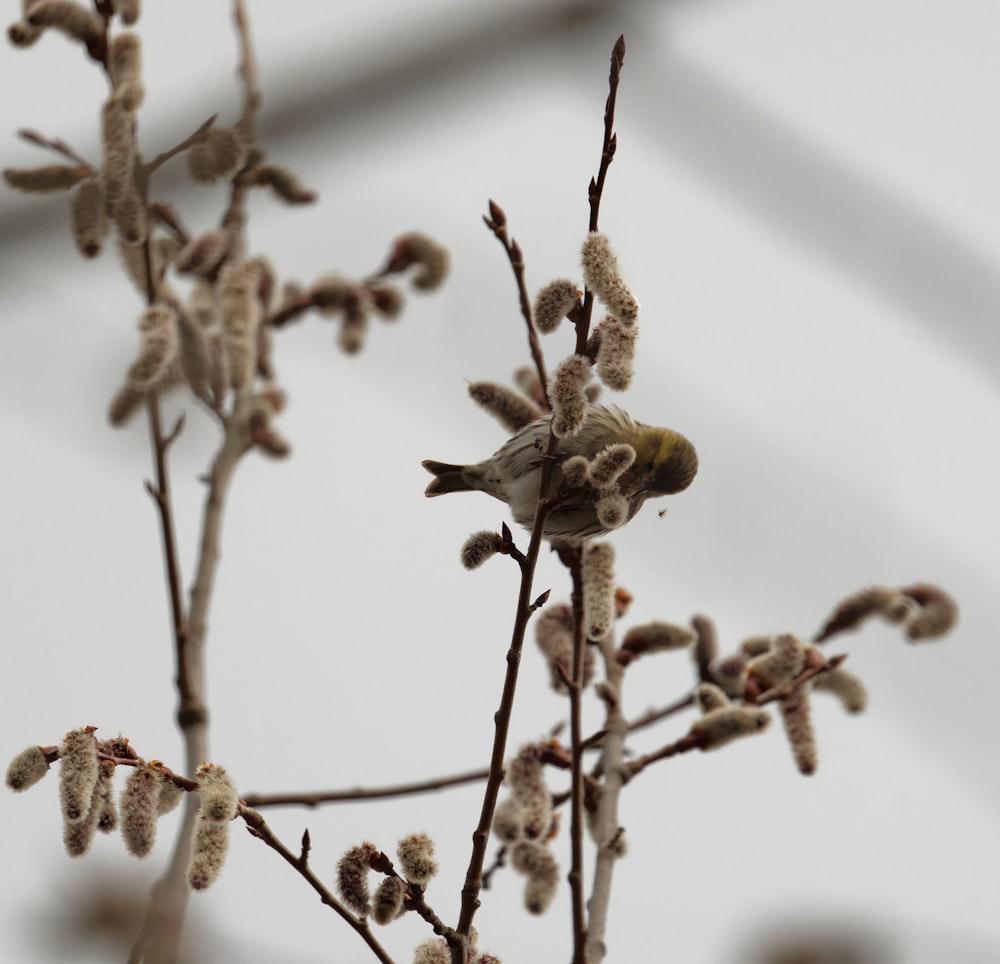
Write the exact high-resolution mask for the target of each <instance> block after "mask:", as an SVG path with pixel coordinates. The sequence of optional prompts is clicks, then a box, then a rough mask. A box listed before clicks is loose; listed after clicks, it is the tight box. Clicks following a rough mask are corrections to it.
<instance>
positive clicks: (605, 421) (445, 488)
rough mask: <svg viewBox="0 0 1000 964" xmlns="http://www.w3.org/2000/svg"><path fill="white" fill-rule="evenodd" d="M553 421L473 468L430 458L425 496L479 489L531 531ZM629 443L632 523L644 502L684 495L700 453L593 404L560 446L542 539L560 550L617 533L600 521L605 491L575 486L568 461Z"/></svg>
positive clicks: (622, 489)
mask: <svg viewBox="0 0 1000 964" xmlns="http://www.w3.org/2000/svg"><path fill="white" fill-rule="evenodd" d="M551 422H552V416H551V415H545V416H543V417H542V418H539V419H536V420H535V421H533V422H531V423H529V424H528V425H525V427H524V428H522V429H521V430H520V431H519V432H518V433H517V434H516V435H514V436H513V438H511V439H510V440H509V441H507V442H506V443H505V444H504V445H503V446H501V448H500V449H499V450H498V451H497V452H495V453H494V454H493V455H492V456H491V457H490V458H488V459H484V460H483V461H482V462H477V463H475V464H474V465H451V464H449V463H447V462H435V461H433V460H431V459H428V460H426V461H424V462H423V463H422V464H423V466H424V468H425V469H427V471H428V472H430V473H431V474H432V475H433V476H434V479H433V480H432V481H431V483H430V484H429V485H428V486H427V489H426V491H425V492H424V494H425V495H427V496H435V495H445V494H446V493H448V492H471V491H473V490H478V491H480V492H486V493H487V494H488V495H492V496H493V497H494V498H496V499H500V501H501V502H506V503H507V504H508V505H509V506H510V508H511V511H512V512H513V514H514V518H515V520H517V522H518V523H520V524H521V525H523V526H525V527H526V528H529V529H530V528H531V526H532V524H533V523H534V520H535V511H536V509H537V506H538V487H539V484H540V481H541V470H542V463H543V458H544V452H545V448H546V445H547V443H548V439H549V426H550V424H551ZM620 443H625V444H628V445H630V446H632V448H633V449H634V450H635V461H634V462H633V463H632V465H631V466H630V467H629V468H628V469H627V470H626V471H625V472H624V473H623V474H622V475H621V476H619V477H618V479H617V482H616V487H617V491H618V492H619V493H620V494H621V495H622V496H623V497H624V498H625V499H626V501H627V504H628V511H627V514H626V517H625V519H624V520H623V521H625V522H627V521H628V520H629V519H631V518H632V517H633V516H634V515H635V514H636V513H637V512H638V511H639V509H640V508H641V507H642V504H643V502H645V501H646V499H649V498H654V497H656V496H660V495H673V494H674V493H676V492H682V491H683V490H684V489H686V488H687V487H688V486H689V485H690V484H691V480H692V479H693V478H694V477H695V473H696V472H697V471H698V456H697V454H696V453H695V450H694V446H693V445H692V444H691V443H690V442H689V441H688V440H687V439H686V438H685V437H684V436H683V435H681V434H680V433H678V432H674V431H672V430H671V429H669V428H652V427H651V426H649V425H643V424H641V423H640V422H636V421H633V419H632V418H631V416H629V415H628V414H627V413H626V412H623V411H622V410H621V409H620V408H611V407H607V406H604V405H588V407H587V412H586V416H585V418H584V422H583V426H582V428H581V429H580V431H579V432H577V433H576V435H573V436H570V437H569V438H566V439H564V440H562V442H561V443H560V445H559V448H558V449H557V451H556V453H555V455H554V456H553V458H554V461H555V464H554V466H553V471H552V477H551V481H550V484H549V498H554V499H555V506H554V508H553V509H552V511H551V512H550V513H549V515H548V517H547V518H546V520H545V527H544V530H543V534H544V535H545V536H546V538H548V539H549V540H551V541H552V542H555V543H568V544H573V543H577V542H579V541H580V540H581V539H585V538H588V537H589V536H598V535H604V534H605V533H607V532H609V531H611V530H610V527H608V526H606V525H604V524H603V523H602V522H601V520H600V519H599V518H598V512H597V503H598V501H599V500H600V499H601V498H602V497H604V496H606V494H607V490H606V489H604V488H601V487H598V486H595V485H593V484H591V483H590V482H585V483H584V484H582V485H578V486H574V487H570V486H569V485H568V484H566V481H565V480H564V478H563V471H562V467H563V465H564V464H565V462H566V461H567V459H570V458H572V457H573V456H577V455H582V456H584V457H585V458H587V459H593V458H594V457H595V456H597V455H598V454H599V453H600V452H601V451H602V450H604V449H605V448H606V447H607V446H609V445H614V444H620Z"/></svg>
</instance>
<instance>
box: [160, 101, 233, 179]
mask: <svg viewBox="0 0 1000 964" xmlns="http://www.w3.org/2000/svg"><path fill="white" fill-rule="evenodd" d="M218 116H219V115H218V114H213V115H212V116H211V117H209V118H208V120H207V121H204V122H203V123H202V124H201V126H200V127H199V128H198V129H197V130H196V131H194V132H193V133H191V134H189V135H188V136H187V137H185V138H184V140H182V141H181V142H180V143H179V144H177V145H175V146H174V147H171V148H170V150H169V151H164V152H163V153H162V154H157V155H156V157H154V158H153V159H152V160H151V161H146V163H145V164H143V165H142V169H141V177H143V178H145V179H147V180H148V179H149V177H150V175H152V174H153V173H154V172H155V171H157V170H159V169H160V168H161V167H163V165H164V164H166V163H167V161H169V160H170V159H171V158H172V157H176V156H177V155H178V154H181V153H183V152H184V151H186V150H187V149H188V148H189V147H191V146H192V145H193V144H197V143H198V141H200V140H201V139H202V137H204V136H205V132H206V131H207V130H208V129H209V128H210V127H211V126H212V125H213V124H214V123H215V120H216V118H217V117H218Z"/></svg>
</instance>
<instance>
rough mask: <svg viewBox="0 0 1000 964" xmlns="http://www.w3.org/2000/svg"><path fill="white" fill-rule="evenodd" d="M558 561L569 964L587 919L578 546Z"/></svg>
mask: <svg viewBox="0 0 1000 964" xmlns="http://www.w3.org/2000/svg"><path fill="white" fill-rule="evenodd" d="M559 559H560V561H561V562H562V563H563V565H564V566H566V568H567V569H568V570H569V573H570V577H571V579H572V584H573V590H572V595H571V597H570V600H571V602H572V605H573V668H572V679H571V680H569V681H568V684H567V692H568V694H569V729H570V758H571V760H572V766H571V767H570V869H569V875H568V877H567V879H568V881H569V888H570V905H571V909H572V915H573V964H586V962H587V919H586V914H585V908H584V901H583V830H584V828H583V731H582V728H583V724H582V721H581V702H582V696H583V648H584V646H586V645H587V640H586V634H585V632H584V620H583V576H582V559H583V554H582V550H581V548H580V547H579V546H574V547H573V548H569V549H561V550H560V552H559Z"/></svg>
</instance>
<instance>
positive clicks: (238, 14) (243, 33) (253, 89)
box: [233, 0, 262, 144]
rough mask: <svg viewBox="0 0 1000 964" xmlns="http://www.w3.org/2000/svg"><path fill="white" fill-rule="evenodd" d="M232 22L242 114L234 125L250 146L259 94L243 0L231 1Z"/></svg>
mask: <svg viewBox="0 0 1000 964" xmlns="http://www.w3.org/2000/svg"><path fill="white" fill-rule="evenodd" d="M233 22H234V23H235V24H236V36H237V38H238V39H239V44H240V66H239V73H240V80H241V81H242V87H243V114H242V115H241V116H240V119H239V121H238V122H237V124H236V127H237V130H239V132H240V134H242V135H243V139H244V140H245V141H246V142H247V143H248V144H252V143H253V142H254V141H255V140H256V137H255V134H254V121H255V120H256V117H257V111H258V110H259V109H260V103H261V100H262V98H261V93H260V87H259V86H258V83H257V59H256V58H255V57H254V53H253V43H252V42H251V39H250V25H249V23H248V21H247V13H246V8H245V7H244V4H243V0H233Z"/></svg>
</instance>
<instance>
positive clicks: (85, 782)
mask: <svg viewBox="0 0 1000 964" xmlns="http://www.w3.org/2000/svg"><path fill="white" fill-rule="evenodd" d="M59 759H60V766H59V789H60V800H61V803H62V814H63V819H64V820H65V821H66V822H73V821H75V820H82V819H83V818H84V817H85V816H86V815H87V811H88V810H89V809H90V800H91V797H92V796H93V795H94V787H96V786H97V777H98V773H99V763H98V757H97V741H96V740H95V739H94V735H93V729H92V728H91V727H86V726H85V727H81V728H80V729H77V730H70V731H69V732H68V733H67V734H66V736H65V737H64V738H63V743H62V746H61V747H60V748H59Z"/></svg>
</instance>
